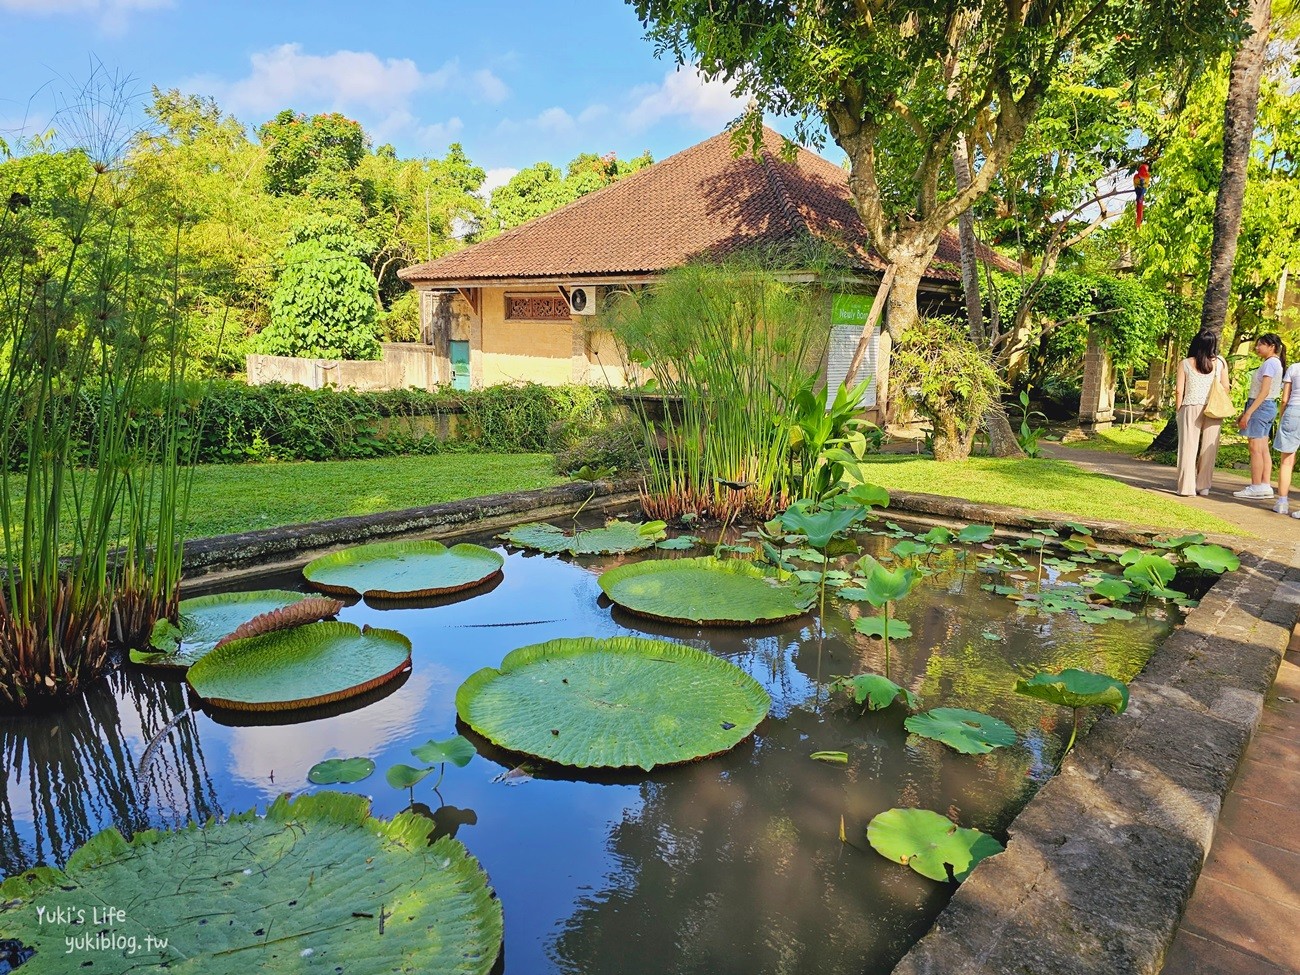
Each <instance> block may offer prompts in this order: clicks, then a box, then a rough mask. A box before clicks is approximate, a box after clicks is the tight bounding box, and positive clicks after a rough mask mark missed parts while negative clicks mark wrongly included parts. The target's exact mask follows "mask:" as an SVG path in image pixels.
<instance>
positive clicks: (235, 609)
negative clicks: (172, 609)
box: [131, 589, 307, 670]
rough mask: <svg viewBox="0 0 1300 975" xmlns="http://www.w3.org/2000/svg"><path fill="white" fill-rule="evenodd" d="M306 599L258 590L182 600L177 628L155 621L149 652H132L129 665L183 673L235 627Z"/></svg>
mask: <svg viewBox="0 0 1300 975" xmlns="http://www.w3.org/2000/svg"><path fill="white" fill-rule="evenodd" d="M306 598H307V594H306V593H301V592H289V591H288V590H286V589H259V590H257V591H256V592H223V593H217V594H216V595H213V596H197V597H195V598H194V599H184V600H182V601H181V604H180V607H179V614H178V615H179V622H180V625H179V626H177V625H176V624H175V623H173V622H172V621H171V620H168V619H161V620H159V621H158V623H157V624H156V625H155V626H154V628H153V633H152V635H151V636H150V638H149V643H150V645H151V646H152V648H153V651H152V652H150V651H147V650H132V651H131V662H132V663H136V664H143V665H145V666H148V667H174V668H179V669H181V670H184V669H185V668H186V667H189V666H190V665H191V664H193V663H194V662H195V661H197V660H198V659H199V658H200V657H202V656H203V655H204V654H205V653H207V652H208V651H209V650H211V649H212V648H213V647H215V646H216V645H217V642H218V641H219V640H220V639H221V638H222V637H224V636H226V635H227V634H229V633H232V632H234V630H235V629H236V628H237V627H239V626H241V625H243V624H244V623H247V622H248V621H249V620H251V619H253V618H254V617H257V616H261V615H262V614H264V613H270V612H274V611H275V610H277V609H283V608H284V607H285V606H291V605H293V604H294V603H296V602H300V601H301V600H304V599H306Z"/></svg>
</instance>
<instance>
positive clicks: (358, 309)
mask: <svg viewBox="0 0 1300 975" xmlns="http://www.w3.org/2000/svg"><path fill="white" fill-rule="evenodd" d="M374 285H375V279H374V277H373V276H372V275H371V273H370V269H369V268H367V267H366V266H365V265H364V264H362V263H361V261H359V260H357V259H356V258H355V257H351V256H349V255H347V254H344V253H341V252H339V251H335V250H331V249H330V248H329V247H328V246H326V244H325V243H323V242H321V241H319V240H309V241H305V242H303V243H301V244H294V245H293V246H292V247H290V248H289V249H288V250H286V251H285V253H284V270H283V271H282V272H280V279H279V281H278V282H277V283H276V286H275V294H274V295H273V296H272V297H271V324H270V325H268V326H267V328H266V330H265V331H264V332H262V336H261V341H260V342H259V345H260V347H261V349H262V351H263V352H266V353H268V354H270V355H291V356H300V357H304V358H319V359H378V358H379V352H380V349H379V327H378V307H377V305H376V304H375V287H374Z"/></svg>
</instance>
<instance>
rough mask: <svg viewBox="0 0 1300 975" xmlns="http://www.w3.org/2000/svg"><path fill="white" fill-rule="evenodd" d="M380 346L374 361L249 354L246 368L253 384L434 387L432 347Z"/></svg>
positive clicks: (366, 387) (378, 388) (435, 379)
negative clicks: (380, 354) (378, 353)
mask: <svg viewBox="0 0 1300 975" xmlns="http://www.w3.org/2000/svg"><path fill="white" fill-rule="evenodd" d="M380 348H381V349H382V350H383V358H381V359H378V360H375V361H373V362H361V361H350V360H342V359H299V358H295V357H293V356H283V355H249V356H247V357H246V361H245V367H244V368H245V370H246V372H247V376H248V384H249V385H250V386H260V385H263V384H265V383H289V384H297V385H299V386H306V387H307V388H308V389H321V388H322V387H325V386H333V387H335V388H336V389H358V390H381V389H407V388H409V387H411V386H414V387H415V388H417V389H433V388H435V386H436V385H437V383H438V378H437V377H438V374H437V363H436V361H435V358H434V355H433V349H432V348H430V347H429V346H427V345H420V344H417V343H411V342H384V343H383V344H382V345H381V346H380Z"/></svg>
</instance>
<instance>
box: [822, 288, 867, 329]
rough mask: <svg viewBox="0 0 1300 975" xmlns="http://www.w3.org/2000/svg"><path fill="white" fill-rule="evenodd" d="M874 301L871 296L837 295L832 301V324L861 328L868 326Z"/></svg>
mask: <svg viewBox="0 0 1300 975" xmlns="http://www.w3.org/2000/svg"><path fill="white" fill-rule="evenodd" d="M872 301H873V299H872V297H871V295H835V296H834V297H833V298H832V299H831V324H832V325H857V326H858V327H859V328H861V327H862V326H863V325H865V324H867V316H868V315H870V314H871V305H872Z"/></svg>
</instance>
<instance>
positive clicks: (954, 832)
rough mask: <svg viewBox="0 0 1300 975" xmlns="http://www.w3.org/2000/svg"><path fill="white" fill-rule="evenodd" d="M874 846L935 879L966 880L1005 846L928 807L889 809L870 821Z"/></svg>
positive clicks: (875, 848)
mask: <svg viewBox="0 0 1300 975" xmlns="http://www.w3.org/2000/svg"><path fill="white" fill-rule="evenodd" d="M867 841H868V842H869V843H870V844H871V848H872V849H873V850H875V851H876V852H877V853H879V854H880V855H881V856H883V857H885V858H886V859H888V860H893V861H894V862H895V863H904V864H907V865H908V866H909V867H911V868H912V869H913V870H915V871H916V872H917V873H919V874H920V875H921V876H922V877H929V878H930V879H931V880H939V881H945V880H956V881H958V882H960V881H963V880H965V879H966V878H967V877H969V876H970V872H971V871H972V870H974V869H975V865H976V864H977V863H979V862H980V861H981V860H983V859H985V858H987V857H991V856H996V855H997V854H999V853H1001V852H1002V851H1003V846H1002V844H1001V843H999V842H998V841H997V840H995V839H994V838H993V837H991V836H989V835H988V834H987V833H981V832H980V831H979V830H977V829H962V828H960V827H958V826H957V825H956V824H955V823H954V822H953V821H952V820H950V819H948V817H946V816H942V815H940V814H939V813H937V812H931V811H930V810H928V809H887V810H886V811H885V812H882V813H880V814H879V815H878V816H875V817H874V818H872V820H871V822H870V823H868V824H867Z"/></svg>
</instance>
